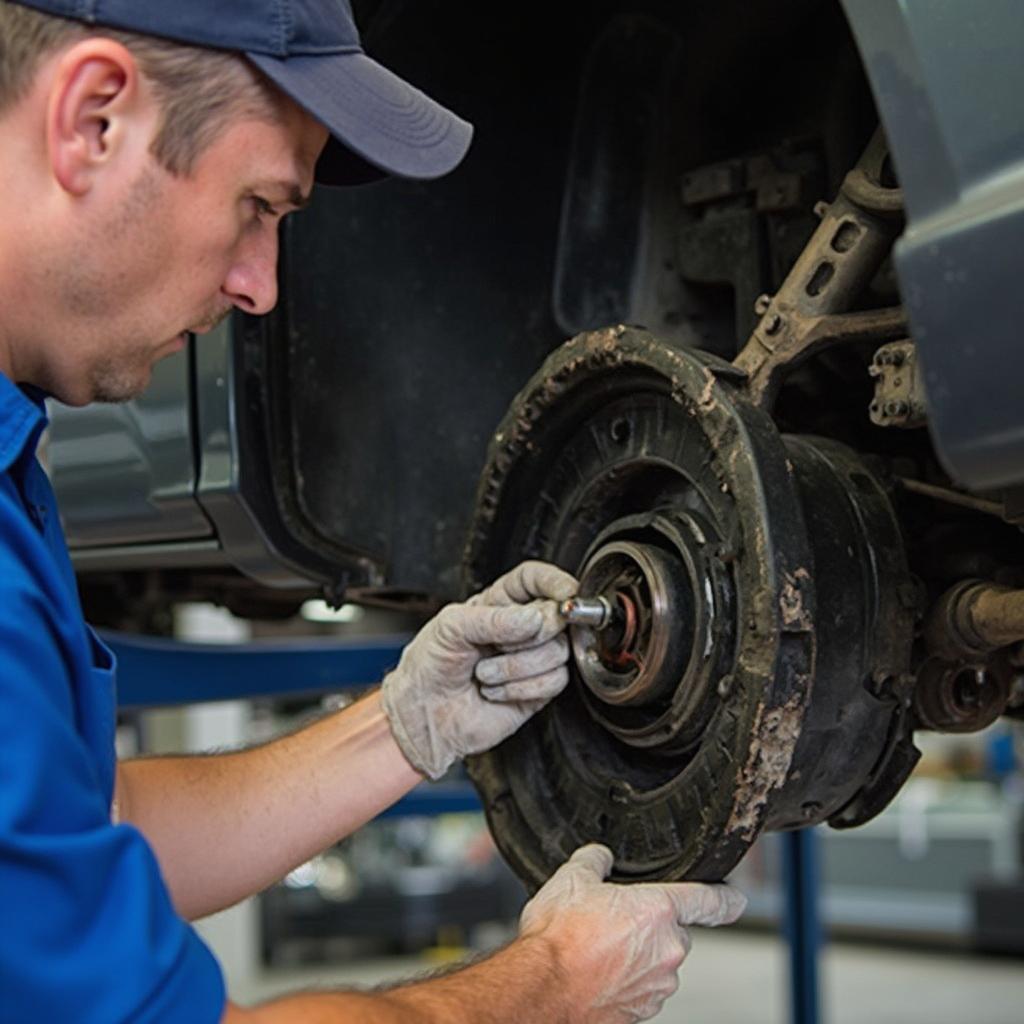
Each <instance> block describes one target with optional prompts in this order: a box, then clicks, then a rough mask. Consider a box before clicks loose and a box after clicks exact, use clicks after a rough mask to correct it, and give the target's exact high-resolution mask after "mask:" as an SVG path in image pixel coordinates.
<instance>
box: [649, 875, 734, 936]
mask: <svg viewBox="0 0 1024 1024" xmlns="http://www.w3.org/2000/svg"><path fill="white" fill-rule="evenodd" d="M645 888H647V886H645ZM650 888H652V889H659V890H661V891H662V892H663V893H664V894H665V896H666V897H667V898H668V899H669V900H671V902H672V905H673V909H674V911H675V915H676V920H677V921H678V922H679V924H681V925H689V924H701V925H704V926H705V927H708V928H715V927H717V926H718V925H722V924H732V923H733V921H735V920H736V919H737V918H738V917H739V916H740V914H742V913H743V911H744V910H745V909H746V907H747V897H746V896H744V895H743V893H741V892H740V891H739V890H738V889H734V888H733V887H732V886H731V885H721V884H720V885H706V884H705V883H703V882H664V883H659V884H651V885H650Z"/></svg>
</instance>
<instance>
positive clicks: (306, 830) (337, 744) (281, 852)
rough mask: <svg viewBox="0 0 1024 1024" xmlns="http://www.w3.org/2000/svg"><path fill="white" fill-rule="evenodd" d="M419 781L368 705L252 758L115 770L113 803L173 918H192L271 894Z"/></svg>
mask: <svg viewBox="0 0 1024 1024" xmlns="http://www.w3.org/2000/svg"><path fill="white" fill-rule="evenodd" d="M420 781H422V776H420V775H419V774H418V773H417V772H416V771H415V770H414V769H413V768H412V767H411V766H410V765H409V763H408V761H406V759H405V757H404V756H403V754H402V752H401V750H400V749H399V748H398V746H397V744H396V743H395V741H394V739H393V737H392V735H391V731H390V728H389V726H388V722H387V719H386V718H385V716H384V713H383V712H382V711H381V709H380V699H379V695H378V694H377V693H374V694H372V695H371V696H369V697H367V698H365V699H363V700H361V701H359V702H358V703H356V704H354V705H352V706H351V707H348V708H346V709H345V710H344V711H341V712H339V713H338V714H335V715H330V716H328V717H327V718H324V719H321V720H320V721H318V722H315V723H314V724H313V725H311V726H308V727H307V728H305V729H302V730H301V731H300V732H297V733H294V734H292V735H290V736H285V737H282V738H281V739H279V740H274V741H273V742H271V743H268V744H266V745H264V746H261V747H256V748H253V749H252V750H246V751H241V752H238V753H228V754H216V755H211V756H204V757H168V758H164V757H159V758H143V759H140V760H135V761H129V762H126V763H124V764H122V765H121V766H120V769H119V775H118V792H117V799H118V811H119V817H120V820H122V821H128V822H130V823H131V824H133V825H135V826H137V827H138V828H139V829H140V830H141V831H142V832H143V833H144V834H145V836H146V838H147V839H148V840H149V842H150V843H151V845H152V846H153V848H154V850H155V851H156V854H157V858H158V859H159V861H160V867H161V870H162V871H163V874H164V878H165V879H166V881H167V885H168V888H169V889H170V891H171V895H172V897H173V899H174V902H175V906H176V907H177V908H178V911H179V912H180V913H181V914H182V915H183V916H184V917H187V918H196V917H202V916H203V915H205V914H209V913H212V912H213V911H215V910H220V909H222V908H224V907H227V906H230V905H232V904H233V903H236V902H238V901H239V900H241V899H244V898H245V897H246V896H249V895H251V894H252V893H254V892H258V891H259V890H261V889H263V888H265V887H266V886H268V885H270V884H271V883H272V882H274V881H276V880H277V879H279V878H281V877H282V876H283V875H285V874H287V872H288V871H290V870H291V869H292V868H294V867H295V866H296V865H298V864H301V863H303V862H304V861H306V860H308V859H309V858H310V857H312V856H313V855H314V854H316V853H319V852H320V851H321V850H323V849H324V848H326V847H327V846H330V845H331V844H332V843H334V842H337V840H338V839H340V838H342V837H343V836H346V835H348V834H349V833H351V832H353V831H355V829H357V828H359V827H360V826H361V825H363V824H364V823H365V822H367V821H369V820H370V819H371V818H372V817H374V816H375V815H376V814H378V813H379V812H380V811H381V810H383V809H384V808H385V807H388V806H390V805H391V804H392V803H394V801H395V800H397V799H398V798H399V797H401V796H402V795H403V794H405V793H406V792H408V791H409V790H410V789H411V788H412V787H413V786H414V785H416V783H417V782H420Z"/></svg>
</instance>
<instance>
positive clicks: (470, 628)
mask: <svg viewBox="0 0 1024 1024" xmlns="http://www.w3.org/2000/svg"><path fill="white" fill-rule="evenodd" d="M578 587H579V584H578V583H577V582H576V580H575V579H574V578H573V577H572V576H570V575H569V574H568V573H567V572H563V571H562V570H561V569H559V568H557V567H556V566H553V565H547V564H545V563H543V562H524V563H523V564H522V565H520V566H519V567H518V568H516V569H513V570H512V571H511V572H510V573H508V574H506V575H505V576H503V577H502V578H501V579H499V580H498V581H497V582H496V583H493V584H492V585H491V586H490V587H488V588H487V589H486V590H484V591H482V592H481V593H479V594H476V595H475V596H474V597H472V598H470V600H469V601H467V602H466V603H465V604H450V605H448V606H447V607H446V608H443V609H442V610H441V611H440V613H439V614H438V615H436V616H435V617H434V618H433V619H431V620H430V622H428V623H427V624H426V625H425V626H424V627H423V629H421V630H420V632H419V633H418V634H417V635H416V637H415V639H413V641H412V643H410V644H409V646H408V647H406V649H405V650H404V651H403V652H402V658H401V660H400V661H399V663H398V667H397V668H396V669H395V670H394V671H393V672H391V673H389V674H388V675H387V676H386V677H385V678H384V683H383V685H382V694H381V704H382V706H383V708H384V713H385V714H386V715H387V716H388V720H389V722H390V724H391V731H392V733H393V734H394V736H395V740H396V741H397V742H398V745H399V746H400V747H401V748H402V752H403V753H404V754H405V756H406V758H407V759H408V761H409V763H410V764H411V765H413V767H414V768H416V769H417V770H418V771H420V772H422V773H423V774H424V775H426V776H428V777H429V778H431V779H438V778H440V777H441V776H442V775H444V773H445V772H446V771H447V770H448V768H449V767H450V766H451V764H452V762H453V761H455V760H456V759H457V758H460V757H465V756H466V755H467V754H479V753H481V752H482V751H484V750H489V749H490V748H491V747H493V746H495V745H496V744H498V743H500V742H501V741H502V740H503V739H505V738H506V737H508V736H511V735H512V733H514V732H515V731H516V729H518V728H519V727H520V726H521V725H522V724H523V723H524V722H525V721H526V720H527V719H528V718H529V717H530V716H531V715H533V714H535V713H536V712H537V711H539V710H540V709H541V708H542V707H543V706H544V705H545V704H546V703H547V702H548V701H549V700H551V698H552V697H554V696H555V695H556V694H558V693H560V692H561V691H562V689H563V688H564V686H565V684H566V682H567V681H568V678H569V676H568V670H567V669H566V667H565V663H566V661H567V660H568V658H569V644H568V641H567V640H566V637H565V633H564V630H565V622H564V621H563V620H562V618H561V616H560V615H559V614H558V603H559V602H560V601H563V600H565V599H566V598H568V597H572V596H573V594H575V593H576V591H577V589H578ZM474 674H475V678H474Z"/></svg>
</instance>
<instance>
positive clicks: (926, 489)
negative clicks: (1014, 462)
mask: <svg viewBox="0 0 1024 1024" xmlns="http://www.w3.org/2000/svg"><path fill="white" fill-rule="evenodd" d="M895 479H896V482H897V483H898V484H899V485H900V487H902V488H903V489H904V490H905V491H907V492H909V493H910V494H920V495H921V497H923V498H934V499H935V500H936V501H943V502H945V503H946V504H947V505H957V506H959V507H960V508H969V509H971V510H972V511H974V512H984V513H985V514H986V515H990V516H998V517H999V518H1000V519H1004V518H1005V506H1003V505H1001V504H1000V503H999V502H998V501H988V500H987V499H985V498H976V497H975V496H974V495H973V494H964V492H963V491H954V490H951V489H950V488H949V487H938V486H936V485H935V484H928V483H925V482H924V481H923V480H912V479H911V478H910V477H906V476H898V477H896V478H895Z"/></svg>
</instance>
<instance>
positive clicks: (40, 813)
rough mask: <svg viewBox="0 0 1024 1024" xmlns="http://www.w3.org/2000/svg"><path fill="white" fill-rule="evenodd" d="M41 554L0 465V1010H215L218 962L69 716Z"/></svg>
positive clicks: (65, 656)
mask: <svg viewBox="0 0 1024 1024" xmlns="http://www.w3.org/2000/svg"><path fill="white" fill-rule="evenodd" d="M48 557H49V552H48V550H47V549H46V547H45V545H44V544H43V543H42V541H41V538H40V537H39V535H38V533H36V531H35V530H34V529H33V527H32V525H31V523H30V522H28V520H27V519H26V517H25V516H24V514H23V510H22V509H20V508H18V499H17V496H16V493H15V492H14V491H13V488H12V487H11V486H10V483H9V480H3V478H0V1022H8V1021H10V1022H14V1021H18V1022H24V1021H72V1020H73V1021H77V1022H82V1024H87V1022H90V1024H91V1022H97V1024H100V1022H102V1024H115V1022H119V1021H132V1022H140V1024H142V1022H145V1024H149V1022H153V1024H157V1022H159V1024H165V1022H166V1024H170V1022H178V1021H181V1022H185V1021H187V1022H189V1024H206V1022H211V1024H213V1022H216V1021H219V1020H220V1019H221V1016H222V1014H223V1011H224V1005H225V993H224V984H223V979H222V976H221V972H220V969H219V967H218V965H217V962H216V960H215V959H214V957H213V955H212V953H211V952H210V951H209V950H208V949H207V948H206V946H205V945H204V944H203V943H202V941H201V940H200V939H199V937H198V935H197V934H196V933H195V931H194V930H193V929H192V928H191V927H190V926H189V925H188V924H187V923H186V922H184V921H183V920H182V919H181V918H180V917H179V916H178V915H177V914H176V913H175V911H174V908H173V906H172V904H171V901H170V897H169V894H168V892H167V888H166V886H165V885H164V882H163V879H162V877H161V875H160V870H159V866H158V864H157V861H156V858H155V856H154V855H153V852H152V850H151V849H150V847H149V845H148V844H147V843H146V841H145V839H144V838H143V836H142V835H141V833H140V832H138V831H137V830H136V829H134V828H133V827H131V826H129V825H116V826H115V825H113V824H111V821H110V815H109V807H108V806H107V798H106V795H105V793H104V789H103V786H102V785H101V784H100V782H99V779H98V775H97V769H96V765H95V762H94V756H93V755H92V753H91V752H90V750H89V748H88V746H87V744H86V743H85V742H84V740H83V739H82V736H81V735H80V733H79V731H78V729H77V728H76V707H75V701H74V698H73V693H74V683H75V673H76V672H77V673H81V672H82V665H81V662H80V660H79V659H80V657H81V654H80V652H81V640H80V637H81V636H82V635H84V630H83V624H82V623H81V621H80V619H79V620H78V621H77V622H75V621H74V612H75V610H76V605H75V604H73V603H72V602H71V601H70V600H69V598H68V595H67V594H66V593H65V592H64V588H63V586H62V584H61V582H60V580H59V579H58V578H57V577H56V575H55V574H52V573H50V572H48V569H47V566H48V562H47V559H48ZM69 618H70V619H71V621H68V619H69ZM90 664H91V661H90ZM86 671H88V668H87V669H86ZM107 685H108V686H109V679H108V680H107Z"/></svg>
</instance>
